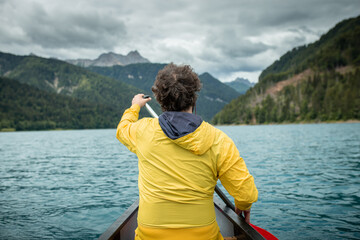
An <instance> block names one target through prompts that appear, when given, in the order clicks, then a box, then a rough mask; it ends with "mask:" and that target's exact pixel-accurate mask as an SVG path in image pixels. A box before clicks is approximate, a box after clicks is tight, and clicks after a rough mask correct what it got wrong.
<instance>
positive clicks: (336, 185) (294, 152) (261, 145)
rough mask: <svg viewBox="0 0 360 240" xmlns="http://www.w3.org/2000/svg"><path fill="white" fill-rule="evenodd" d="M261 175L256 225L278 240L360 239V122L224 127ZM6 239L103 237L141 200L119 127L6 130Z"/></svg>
mask: <svg viewBox="0 0 360 240" xmlns="http://www.w3.org/2000/svg"><path fill="white" fill-rule="evenodd" d="M219 128H220V129H221V130H223V131H224V132H226V133H227V134H228V135H229V136H230V137H231V138H232V139H233V140H234V142H235V143H236V145H237V147H238V148H239V151H240V154H241V155H242V157H243V158H244V159H245V161H246V164H247V166H248V168H249V170H250V172H251V174H252V175H253V176H254V177H255V182H256V185H257V187H258V190H259V201H258V202H257V203H255V204H254V205H253V208H252V215H251V221H252V223H254V224H255V225H258V226H260V227H262V228H265V229H267V230H268V231H270V232H272V233H273V234H275V235H276V236H277V237H279V239H360V124H358V123H353V124H307V125H269V126H229V127H219ZM0 154H1V160H0V164H1V165H0V239H94V238H97V237H98V236H99V235H100V234H101V233H102V232H103V231H104V230H105V229H106V228H107V227H108V226H110V224H111V223H112V222H113V221H115V220H116V219H117V218H118V217H119V216H120V215H121V213H123V212H124V211H125V210H126V208H127V207H129V206H130V205H131V203H132V202H133V201H134V200H135V199H136V198H137V195H138V193H137V191H138V190H137V159H136V156H135V155H133V154H132V153H130V152H129V151H128V150H127V149H126V148H125V147H124V146H122V145H121V144H120V143H119V142H118V141H117V140H116V138H115V130H78V131H41V132H12V133H0Z"/></svg>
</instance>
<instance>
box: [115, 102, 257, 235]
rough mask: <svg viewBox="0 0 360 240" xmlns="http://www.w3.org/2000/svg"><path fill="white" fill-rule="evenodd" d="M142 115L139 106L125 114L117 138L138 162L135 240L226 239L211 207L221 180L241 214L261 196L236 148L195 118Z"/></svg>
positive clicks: (182, 114)
mask: <svg viewBox="0 0 360 240" xmlns="http://www.w3.org/2000/svg"><path fill="white" fill-rule="evenodd" d="M139 111H140V107H139V105H137V104H134V105H133V106H131V107H130V108H129V109H127V110H126V111H125V112H124V114H123V116H122V118H121V121H120V123H119V125H118V127H117V132H116V137H117V138H118V139H119V141H120V142H121V143H123V144H124V145H125V146H126V147H127V148H128V149H129V150H130V151H132V152H134V153H135V154H136V155H137V157H138V159H139V161H138V167H139V179H138V185H139V195H140V202H139V212H138V229H137V230H136V238H135V239H145V240H147V239H189V240H190V239H222V237H221V234H220V232H219V227H218V225H217V223H216V216H215V210H214V204H213V194H214V189H215V185H216V182H217V180H218V179H220V181H221V183H222V185H223V186H224V187H225V188H226V190H227V191H228V192H229V194H230V195H231V196H233V197H234V199H235V205H236V207H237V208H239V209H241V210H248V209H250V208H251V204H252V203H253V202H256V201H257V196H258V192H257V189H256V186H255V184H254V179H253V177H252V176H251V175H250V174H249V171H248V169H247V167H246V165H245V162H244V160H243V159H242V158H241V157H240V155H239V152H238V150H237V148H236V146H235V144H234V143H233V141H232V140H231V139H230V138H229V137H228V136H227V135H226V134H225V133H223V132H222V131H220V130H218V129H216V128H214V127H213V126H211V125H210V124H208V123H207V122H205V121H202V120H201V118H200V117H198V116H196V115H193V114H190V113H183V112H166V113H164V114H162V115H161V116H160V118H159V119H157V118H143V119H141V120H138V118H139ZM166 114H168V115H166ZM174 114H175V115H174ZM163 115H164V116H165V117H166V118H164V117H163ZM164 119H165V120H164ZM199 119H200V120H199ZM169 136H170V137H169ZM174 231H175V233H174ZM169 234H173V235H171V236H169Z"/></svg>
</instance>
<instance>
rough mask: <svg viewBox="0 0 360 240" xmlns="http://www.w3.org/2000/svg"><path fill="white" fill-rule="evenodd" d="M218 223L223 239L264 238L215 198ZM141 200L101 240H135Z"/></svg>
mask: <svg viewBox="0 0 360 240" xmlns="http://www.w3.org/2000/svg"><path fill="white" fill-rule="evenodd" d="M214 206H215V213H216V221H217V223H218V225H219V227H220V232H221V234H222V235H223V237H234V236H236V239H241V240H242V239H244V240H245V239H246V240H247V239H256V240H257V239H259V240H260V239H261V240H263V239H264V238H263V237H262V236H261V235H260V234H259V233H258V232H257V231H255V230H254V229H253V228H252V227H251V226H250V225H249V224H247V223H246V222H245V221H244V219H242V218H240V217H239V216H238V215H236V214H235V213H234V212H233V211H232V210H231V209H230V208H228V207H227V206H226V205H225V204H224V203H223V202H222V201H221V200H220V199H218V198H216V197H215V198H214ZM138 208H139V200H136V201H135V202H134V203H133V205H131V206H130V207H129V208H128V209H127V210H126V211H125V212H124V214H123V215H121V216H120V217H119V218H118V219H117V220H116V221H115V222H114V223H113V224H112V225H111V226H110V227H109V228H108V229H107V230H106V231H105V232H104V233H103V234H102V235H101V236H100V237H99V240H107V239H110V240H113V239H116V240H118V239H119V240H133V239H134V235H135V233H134V232H135V229H136V228H137V213H138Z"/></svg>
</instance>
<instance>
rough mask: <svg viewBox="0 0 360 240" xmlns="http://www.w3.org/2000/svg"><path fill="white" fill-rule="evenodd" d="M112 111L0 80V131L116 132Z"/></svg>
mask: <svg viewBox="0 0 360 240" xmlns="http://www.w3.org/2000/svg"><path fill="white" fill-rule="evenodd" d="M119 114H120V113H119V112H118V111H117V109H116V108H114V107H110V106H106V105H100V104H94V103H89V102H86V101H84V100H79V99H75V98H71V97H68V96H62V95H58V94H56V93H49V92H45V91H42V90H39V89H38V88H36V87H32V86H29V85H27V84H22V83H19V82H18V81H16V80H12V79H7V78H2V77H0V129H16V130H43V129H56V128H61V129H74V128H75V129H82V128H87V129H89V128H116V126H117V123H118V121H119V116H120V115H119Z"/></svg>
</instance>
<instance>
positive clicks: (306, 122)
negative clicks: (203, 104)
mask: <svg viewBox="0 0 360 240" xmlns="http://www.w3.org/2000/svg"><path fill="white" fill-rule="evenodd" d="M334 123H339V124H342V123H360V120H356V119H351V120H333V121H332V120H331V121H299V122H281V123H255V124H214V126H268V125H299V124H334Z"/></svg>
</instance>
